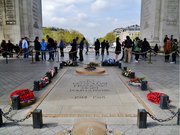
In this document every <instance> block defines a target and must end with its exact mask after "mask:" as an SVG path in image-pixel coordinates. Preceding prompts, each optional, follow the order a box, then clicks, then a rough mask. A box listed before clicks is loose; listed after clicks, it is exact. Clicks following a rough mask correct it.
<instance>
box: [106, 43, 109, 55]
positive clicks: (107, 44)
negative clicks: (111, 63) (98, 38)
mask: <svg viewBox="0 0 180 135" xmlns="http://www.w3.org/2000/svg"><path fill="white" fill-rule="evenodd" d="M106 53H107V55H109V42H108V41H106Z"/></svg>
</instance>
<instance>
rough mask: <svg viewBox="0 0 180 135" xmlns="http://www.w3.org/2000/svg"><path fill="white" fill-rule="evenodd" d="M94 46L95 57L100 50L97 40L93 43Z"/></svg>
mask: <svg viewBox="0 0 180 135" xmlns="http://www.w3.org/2000/svg"><path fill="white" fill-rule="evenodd" d="M94 46H95V48H94V49H95V55H96V56H99V49H100V42H99V39H96V42H95V43H94Z"/></svg>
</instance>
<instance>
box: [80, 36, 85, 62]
mask: <svg viewBox="0 0 180 135" xmlns="http://www.w3.org/2000/svg"><path fill="white" fill-rule="evenodd" d="M85 40H86V39H85V37H83V39H82V40H81V42H80V44H79V61H83V60H84V59H83V49H84V41H85Z"/></svg>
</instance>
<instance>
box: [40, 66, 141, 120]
mask: <svg viewBox="0 0 180 135" xmlns="http://www.w3.org/2000/svg"><path fill="white" fill-rule="evenodd" d="M106 70H107V72H108V73H111V74H108V75H105V76H80V75H75V74H74V72H75V68H68V71H67V72H66V74H65V75H64V76H63V78H62V79H61V81H60V82H59V83H58V84H57V85H56V86H55V87H54V88H53V90H52V91H51V92H50V93H49V95H48V96H47V97H46V99H45V100H44V101H43V102H42V104H41V105H40V106H39V108H41V109H43V113H44V114H47V115H48V114H49V116H53V115H54V116H60V117H61V116H67V117H68V116H70V117H72V116H77V117H81V116H84V117H88V116H107V117H108V116H112V117H115V116H117V117H118V116H122V117H126V116H130V117H131V116H136V114H137V109H138V108H139V107H140V108H141V107H142V106H141V105H140V104H139V103H138V102H137V100H136V98H135V97H134V96H133V95H132V94H131V93H130V91H129V90H128V88H127V87H126V86H125V85H124V83H123V82H122V81H121V79H120V78H119V76H118V75H117V73H116V70H114V69H111V68H107V69H106ZM118 71H119V70H118Z"/></svg>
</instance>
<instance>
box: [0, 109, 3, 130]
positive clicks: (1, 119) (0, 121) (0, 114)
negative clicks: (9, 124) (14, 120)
mask: <svg viewBox="0 0 180 135" xmlns="http://www.w3.org/2000/svg"><path fill="white" fill-rule="evenodd" d="M2 125H3V118H2V110H1V108H0V127H2Z"/></svg>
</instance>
